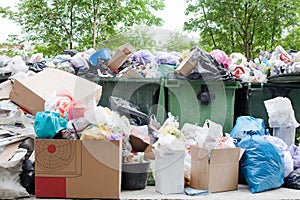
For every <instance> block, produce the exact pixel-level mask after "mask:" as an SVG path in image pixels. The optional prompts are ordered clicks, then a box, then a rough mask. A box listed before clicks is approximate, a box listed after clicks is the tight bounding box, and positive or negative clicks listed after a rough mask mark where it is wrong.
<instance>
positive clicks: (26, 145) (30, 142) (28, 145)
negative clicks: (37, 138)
mask: <svg viewBox="0 0 300 200" xmlns="http://www.w3.org/2000/svg"><path fill="white" fill-rule="evenodd" d="M19 148H23V149H26V150H27V154H26V156H25V160H27V159H29V157H30V156H31V154H32V152H33V150H34V139H32V138H27V139H26V140H24V141H23V142H22V143H21V144H20V145H19Z"/></svg>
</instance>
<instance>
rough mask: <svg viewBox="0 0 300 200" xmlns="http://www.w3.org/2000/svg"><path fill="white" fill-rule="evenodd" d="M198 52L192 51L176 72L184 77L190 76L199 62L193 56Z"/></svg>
mask: <svg viewBox="0 0 300 200" xmlns="http://www.w3.org/2000/svg"><path fill="white" fill-rule="evenodd" d="M195 52H196V49H194V50H192V51H191V52H190V53H189V54H188V56H187V57H186V58H185V59H184V60H183V61H182V62H181V63H180V65H179V66H178V67H177V68H176V70H175V71H176V72H177V73H180V74H182V75H184V76H187V75H189V73H190V72H191V71H192V70H193V69H194V68H195V67H196V66H197V61H195V60H194V59H193V55H194V53H195Z"/></svg>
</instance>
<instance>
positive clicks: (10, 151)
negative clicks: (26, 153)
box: [0, 142, 22, 163]
mask: <svg viewBox="0 0 300 200" xmlns="http://www.w3.org/2000/svg"><path fill="white" fill-rule="evenodd" d="M21 143H22V142H16V143H12V144H10V145H7V146H6V147H5V149H4V150H3V152H2V153H1V154H0V163H2V162H6V161H8V160H10V159H11V158H12V157H13V155H14V154H15V153H16V150H17V149H18V148H19V145H20V144H21Z"/></svg>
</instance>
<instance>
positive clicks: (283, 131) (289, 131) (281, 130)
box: [273, 126, 296, 146]
mask: <svg viewBox="0 0 300 200" xmlns="http://www.w3.org/2000/svg"><path fill="white" fill-rule="evenodd" d="M295 135H296V127H295V126H285V127H276V128H273V136H276V137H279V138H281V139H282V140H283V141H284V142H285V143H286V144H287V145H288V146H291V145H292V144H295Z"/></svg>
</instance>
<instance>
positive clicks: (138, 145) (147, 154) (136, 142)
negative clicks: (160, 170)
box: [129, 135, 155, 160]
mask: <svg viewBox="0 0 300 200" xmlns="http://www.w3.org/2000/svg"><path fill="white" fill-rule="evenodd" d="M129 138H130V144H131V146H132V149H133V150H134V151H136V152H144V158H146V159H150V160H154V159H155V156H154V153H153V152H152V149H153V146H152V145H151V144H149V143H147V142H145V141H143V140H142V139H140V138H138V137H136V136H134V135H130V136H129Z"/></svg>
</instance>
